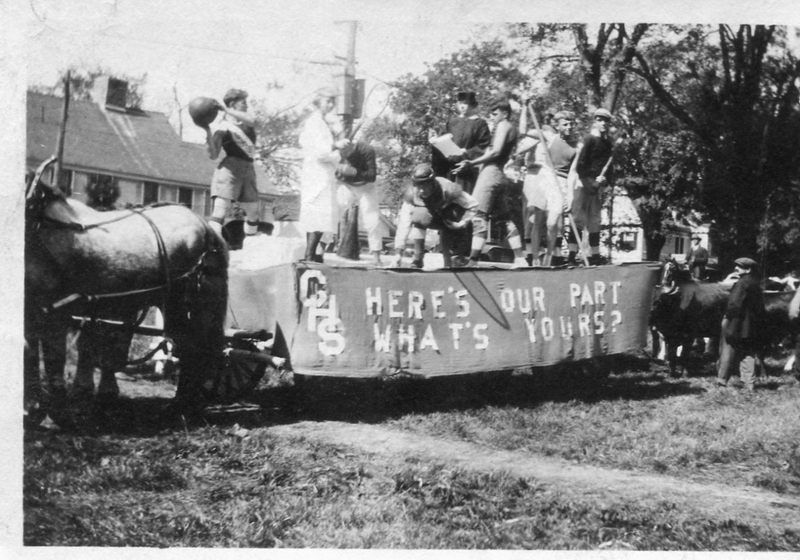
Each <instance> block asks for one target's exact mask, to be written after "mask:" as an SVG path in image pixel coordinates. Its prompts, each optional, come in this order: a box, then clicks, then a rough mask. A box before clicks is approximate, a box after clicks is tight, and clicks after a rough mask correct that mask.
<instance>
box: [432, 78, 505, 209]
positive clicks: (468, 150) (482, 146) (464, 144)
mask: <svg viewBox="0 0 800 560" xmlns="http://www.w3.org/2000/svg"><path fill="white" fill-rule="evenodd" d="M477 109H478V99H477V97H476V95H475V92H473V91H460V92H458V95H457V98H456V111H457V115H456V116H455V117H453V118H451V119H450V120H449V121H447V125H446V127H445V134H447V133H450V134H452V135H453V142H454V143H455V144H456V146H458V147H459V148H461V155H453V156H448V157H445V156H444V155H443V154H442V153H441V152H440V151H439V150H437V149H436V148H433V153H432V154H431V164H432V165H433V171H434V173H436V176H437V177H445V178H446V179H450V180H451V181H455V182H456V183H458V184H459V185H461V187H462V188H463V189H464V190H465V191H466V192H467V193H469V194H472V191H473V190H474V188H475V181H476V180H477V178H478V170H477V169H467V170H463V171H461V172H460V173H457V174H456V173H454V172H453V168H454V167H455V165H457V164H458V163H459V162H461V161H463V160H464V159H473V158H476V157H478V156H480V155H481V154H483V153H484V152H485V151H486V148H488V147H489V144H491V143H492V133H491V132H490V131H489V125H488V124H486V121H485V120H483V119H482V118H480V117H479V116H478V115H477V114H476V112H477Z"/></svg>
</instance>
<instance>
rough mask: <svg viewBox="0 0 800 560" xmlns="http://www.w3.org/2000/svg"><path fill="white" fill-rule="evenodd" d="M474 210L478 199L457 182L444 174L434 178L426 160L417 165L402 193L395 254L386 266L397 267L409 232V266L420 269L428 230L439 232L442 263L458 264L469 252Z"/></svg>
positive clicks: (475, 213) (476, 208)
mask: <svg viewBox="0 0 800 560" xmlns="http://www.w3.org/2000/svg"><path fill="white" fill-rule="evenodd" d="M477 210H478V201H477V200H476V199H475V198H474V197H473V196H471V195H469V194H467V193H466V192H465V191H464V189H463V188H462V187H461V186H460V185H458V184H456V183H454V182H452V181H450V180H448V179H445V178H444V177H436V176H435V175H434V173H433V168H432V167H431V166H430V165H428V164H427V163H421V164H419V165H417V166H416V167H415V168H414V172H413V174H412V184H411V185H410V186H409V188H408V189H406V192H405V193H404V195H403V205H402V206H401V207H400V217H399V220H398V225H397V233H396V235H395V238H394V247H395V254H394V257H392V260H391V261H389V266H391V267H397V266H400V260H401V257H402V255H403V249H404V248H405V245H406V240H407V239H408V236H409V233H410V234H411V238H412V239H413V240H414V260H413V261H412V265H413V266H414V267H416V268H422V261H423V256H424V244H425V232H426V230H427V229H436V230H439V232H440V235H441V242H442V258H443V260H444V266H446V267H448V268H449V267H452V266H453V265H454V264H455V265H460V264H461V263H462V262H463V261H465V260H466V255H467V254H468V252H469V247H470V240H471V238H472V233H471V231H470V230H471V229H472V227H471V226H473V224H474V222H475V220H477V219H478V217H477ZM473 227H474V226H473Z"/></svg>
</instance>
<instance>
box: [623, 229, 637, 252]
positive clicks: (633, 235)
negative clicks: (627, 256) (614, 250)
mask: <svg viewBox="0 0 800 560" xmlns="http://www.w3.org/2000/svg"><path fill="white" fill-rule="evenodd" d="M638 238H639V234H638V232H635V231H623V232H622V233H620V234H619V243H618V248H619V250H620V251H626V252H629V251H635V250H636V245H637V242H638V241H639V239H638Z"/></svg>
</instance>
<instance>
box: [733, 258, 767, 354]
mask: <svg viewBox="0 0 800 560" xmlns="http://www.w3.org/2000/svg"><path fill="white" fill-rule="evenodd" d="M725 318H726V319H727V320H728V321H727V325H726V327H725V333H724V334H725V338H726V340H728V342H730V343H737V342H742V343H743V342H748V343H758V342H760V335H761V334H762V333H763V331H764V329H763V328H762V322H763V319H764V292H763V290H762V289H761V285H760V283H759V281H758V277H757V276H756V275H755V274H753V273H748V274H743V275H742V277H741V278H739V280H738V281H737V282H736V284H734V286H733V288H732V289H731V294H730V296H729V297H728V309H727V311H725Z"/></svg>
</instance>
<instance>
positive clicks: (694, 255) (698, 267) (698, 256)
mask: <svg viewBox="0 0 800 560" xmlns="http://www.w3.org/2000/svg"><path fill="white" fill-rule="evenodd" d="M687 262H688V264H689V270H690V271H691V273H692V278H694V279H695V280H702V279H703V278H704V277H705V275H706V264H708V249H706V248H705V247H703V246H702V245H701V244H700V237H699V236H697V235H695V236H694V237H693V238H692V248H691V249H690V250H689V258H688V259H687Z"/></svg>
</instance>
